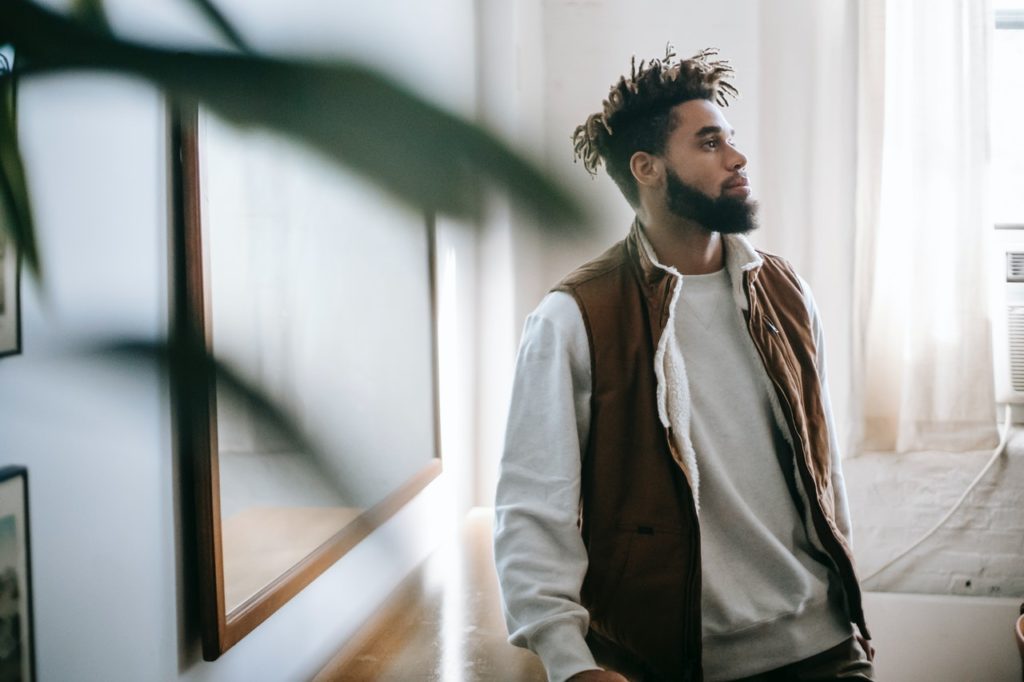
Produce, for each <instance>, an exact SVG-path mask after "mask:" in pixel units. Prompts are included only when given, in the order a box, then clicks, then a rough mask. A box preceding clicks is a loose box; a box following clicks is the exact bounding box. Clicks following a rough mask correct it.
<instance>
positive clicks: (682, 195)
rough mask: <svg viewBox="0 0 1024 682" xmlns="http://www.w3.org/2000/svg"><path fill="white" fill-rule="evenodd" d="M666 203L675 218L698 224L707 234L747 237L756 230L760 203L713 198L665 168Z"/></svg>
mask: <svg viewBox="0 0 1024 682" xmlns="http://www.w3.org/2000/svg"><path fill="white" fill-rule="evenodd" d="M666 170H667V171H668V176H667V178H666V181H667V186H666V194H667V197H666V202H667V204H668V210H669V211H671V212H672V213H673V214H674V215H677V216H679V217H680V218H685V219H687V220H692V221H693V222H695V223H697V224H699V225H700V226H701V227H703V228H704V229H706V230H707V231H708V232H720V233H722V234H746V233H747V232H750V231H752V230H756V229H757V202H755V201H750V200H749V199H745V198H743V199H741V198H737V197H731V196H728V195H726V194H723V195H721V196H720V197H718V198H717V199H712V198H711V197H709V196H708V195H707V194H705V193H704V192H702V191H700V190H699V189H697V188H696V187H693V186H692V185H688V184H686V183H685V182H683V181H682V180H681V179H680V178H679V176H678V175H677V174H676V173H675V171H673V170H672V169H671V168H669V169H666Z"/></svg>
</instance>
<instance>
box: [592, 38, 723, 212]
mask: <svg viewBox="0 0 1024 682" xmlns="http://www.w3.org/2000/svg"><path fill="white" fill-rule="evenodd" d="M717 55H718V50H716V49H714V48H708V49H705V50H701V51H700V52H698V53H697V54H695V55H694V56H692V57H690V58H689V59H676V54H675V51H674V50H673V49H672V46H671V45H668V46H666V48H665V57H664V59H651V60H649V61H647V62H646V63H645V62H644V61H641V62H640V65H639V66H637V63H636V57H633V59H632V62H631V64H630V67H631V70H630V76H629V78H626V77H625V76H622V77H621V78H619V82H618V83H616V84H615V85H613V86H612V88H611V91H610V92H609V93H608V99H606V100H605V101H604V102H603V106H602V110H601V111H600V112H598V113H596V114H591V115H590V116H588V117H587V120H586V122H585V123H584V124H583V125H581V126H577V128H576V130H575V131H574V132H573V134H572V141H573V147H574V149H575V158H576V159H578V160H580V161H582V162H583V167H584V168H586V169H587V172H588V173H590V174H591V175H596V174H597V167H598V166H599V165H600V164H601V162H604V167H605V170H606V171H607V172H608V175H609V176H611V178H612V180H614V181H615V184H616V185H618V186H619V189H620V190H621V191H622V194H623V195H624V196H625V197H626V200H627V201H628V202H629V203H630V205H631V206H633V207H634V208H635V207H636V206H637V205H638V204H639V203H640V192H639V190H638V189H637V185H636V179H635V178H634V177H633V173H632V171H630V168H629V160H630V159H631V158H632V157H633V154H635V153H636V152H640V151H642V152H647V153H649V154H661V153H662V152H663V151H664V149H665V142H666V140H667V139H668V136H669V134H670V133H671V132H672V130H673V129H674V128H675V124H676V122H675V121H674V120H673V116H672V108H673V107H674V106H676V105H677V104H681V103H683V102H688V101H690V100H695V99H706V100H711V101H712V102H715V103H716V104H718V105H719V106H723V107H727V106H729V99H728V98H729V97H736V96H737V95H738V94H739V93H738V92H737V90H736V88H735V87H733V85H732V84H731V83H730V82H729V80H728V79H729V77H730V76H731V75H732V73H733V69H732V67H731V66H729V62H727V61H725V60H714V59H713V57H715V56H717Z"/></svg>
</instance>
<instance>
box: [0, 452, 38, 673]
mask: <svg viewBox="0 0 1024 682" xmlns="http://www.w3.org/2000/svg"><path fill="white" fill-rule="evenodd" d="M28 535H29V523H28V471H27V470H26V469H25V467H20V466H8V467H4V468H2V469H0V680H9V681H10V682H30V681H31V680H35V679H36V674H35V667H36V666H35V650H34V646H33V641H32V640H33V637H32V565H31V561H30V557H29V553H30V552H29V541H28Z"/></svg>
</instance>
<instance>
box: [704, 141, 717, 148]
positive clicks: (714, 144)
mask: <svg viewBox="0 0 1024 682" xmlns="http://www.w3.org/2000/svg"><path fill="white" fill-rule="evenodd" d="M704 147H705V148H707V149H717V148H718V140H707V141H706V142H705V143H704Z"/></svg>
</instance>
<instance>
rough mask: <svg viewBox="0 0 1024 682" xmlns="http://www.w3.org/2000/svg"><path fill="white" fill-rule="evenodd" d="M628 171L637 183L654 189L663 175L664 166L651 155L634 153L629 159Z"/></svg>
mask: <svg viewBox="0 0 1024 682" xmlns="http://www.w3.org/2000/svg"><path fill="white" fill-rule="evenodd" d="M629 170H630V172H632V173H633V177H634V178H636V181H637V183H639V184H641V185H645V186H647V187H655V186H657V185H658V183H660V182H661V179H662V177H663V176H664V174H665V164H664V162H662V160H661V159H659V158H658V157H656V156H654V155H653V154H648V153H647V152H636V153H634V154H633V156H631V157H629Z"/></svg>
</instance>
